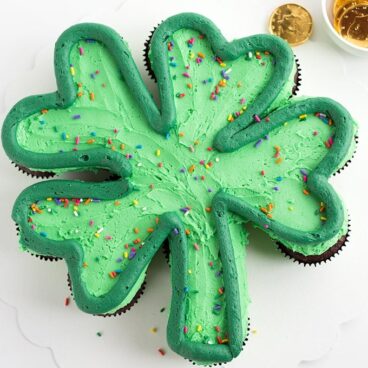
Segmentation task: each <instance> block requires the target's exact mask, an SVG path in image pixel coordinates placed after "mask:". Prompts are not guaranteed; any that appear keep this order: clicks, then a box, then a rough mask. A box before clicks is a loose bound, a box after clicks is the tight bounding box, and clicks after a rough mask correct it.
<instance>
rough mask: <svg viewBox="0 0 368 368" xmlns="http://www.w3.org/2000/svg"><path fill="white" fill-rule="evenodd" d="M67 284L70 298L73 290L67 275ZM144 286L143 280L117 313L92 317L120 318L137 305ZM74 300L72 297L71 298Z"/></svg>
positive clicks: (145, 282)
mask: <svg viewBox="0 0 368 368" xmlns="http://www.w3.org/2000/svg"><path fill="white" fill-rule="evenodd" d="M67 284H68V287H69V290H70V293H71V296H73V289H72V283H71V280H70V276H69V274H68V277H67ZM146 284H147V281H146V280H144V281H143V283H142V285H141V287H140V288H139V289H138V291H137V292H136V294H135V295H134V297H133V299H132V300H131V301H130V302H129V303H128V304H127V305H125V306H124V307H122V308H120V309H118V310H117V311H115V312H114V313H106V314H94V316H98V317H104V318H105V317H116V316H120V315H121V314H123V313H126V312H128V311H129V310H130V308H132V307H133V305H135V304H137V303H138V300H139V299H140V297H141V296H142V295H143V293H144V290H145V289H146ZM73 298H74V296H73Z"/></svg>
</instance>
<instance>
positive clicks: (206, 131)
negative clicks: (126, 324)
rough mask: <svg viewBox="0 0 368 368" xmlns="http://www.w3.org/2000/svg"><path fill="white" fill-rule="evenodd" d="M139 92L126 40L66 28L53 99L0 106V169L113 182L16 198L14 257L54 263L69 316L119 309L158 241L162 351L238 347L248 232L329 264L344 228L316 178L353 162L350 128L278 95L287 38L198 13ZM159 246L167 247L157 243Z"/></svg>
mask: <svg viewBox="0 0 368 368" xmlns="http://www.w3.org/2000/svg"><path fill="white" fill-rule="evenodd" d="M147 47H148V49H147V50H146V55H147V57H148V59H149V60H148V61H149V62H148V64H149V67H150V71H151V74H153V75H154V77H155V79H156V80H157V87H158V91H159V104H157V103H156V102H155V101H154V99H153V98H152V96H151V94H150V92H149V91H148V89H147V87H146V86H145V84H144V82H143V81H142V78H141V76H140V74H139V72H138V70H137V67H136V64H135V62H134V61H133V59H132V56H131V54H130V52H129V49H128V47H127V45H126V43H125V41H124V40H123V39H122V38H121V37H120V36H119V35H118V34H117V33H116V32H115V31H114V30H112V29H110V28H108V27H106V26H103V25H98V24H78V25H76V26H73V27H71V28H69V29H68V30H66V31H65V32H64V33H63V34H62V35H61V37H60V38H59V40H58V41H57V43H56V47H55V73H56V80H57V86H58V90H57V92H55V93H50V94H46V95H39V96H32V97H28V98H25V99H23V100H21V101H20V102H18V103H17V104H16V105H15V106H14V107H13V108H12V110H11V111H10V112H9V114H8V116H7V118H6V121H5V123H4V126H3V131H2V141H3V145H4V148H5V150H6V152H7V154H8V155H9V157H10V158H11V160H12V161H13V162H15V163H16V164H17V165H18V166H20V167H24V168H27V170H32V171H33V172H53V173H56V174H59V173H63V172H66V171H76V172H77V171H82V170H98V169H107V170H109V171H110V172H111V173H113V174H115V176H116V178H115V179H114V180H108V181H103V182H86V181H78V180H49V181H43V182H41V183H37V184H35V185H32V186H31V187H29V188H27V189H26V190H24V191H23V192H22V193H21V194H20V196H19V197H18V199H17V201H16V203H15V205H14V210H13V219H14V221H15V222H16V223H17V225H18V226H19V235H20V244H21V248H22V249H23V250H25V251H28V252H30V253H32V254H36V255H38V256H43V257H46V258H52V257H54V258H63V259H64V260H65V262H66V263H67V266H68V272H69V277H70V284H71V288H72V290H73V296H74V299H75V302H76V303H77V305H78V307H79V308H80V309H81V310H82V311H84V312H87V313H92V314H98V315H109V314H116V313H119V312H122V311H125V310H127V309H129V308H130V307H131V305H132V304H133V303H134V302H135V300H136V299H137V296H138V295H139V294H140V293H141V291H142V284H143V283H144V280H145V275H146V271H147V268H148V266H149V264H150V262H151V260H152V258H153V256H154V255H155V254H156V252H157V251H158V250H159V249H160V247H162V245H163V243H167V244H168V247H169V262H170V270H171V281H172V300H171V307H170V316H169V321H168V327H167V339H168V343H169V345H170V347H171V348H172V349H173V350H174V351H175V352H177V353H178V354H180V355H182V356H183V357H185V358H187V359H190V360H193V361H195V362H197V363H200V364H211V363H219V362H228V361H230V360H231V359H233V358H234V357H236V356H237V355H238V354H239V353H240V352H241V350H242V348H243V343H244V341H245V340H246V338H247V330H248V305H249V295H248V286H247V280H246V270H245V256H246V247H247V243H248V238H247V231H246V229H245V227H244V226H245V224H247V223H248V222H250V223H252V224H253V225H254V226H256V227H257V228H259V229H260V230H262V231H264V232H266V233H267V234H268V235H269V236H270V237H271V238H272V239H273V240H274V241H275V242H277V243H278V244H279V247H280V248H281V249H282V250H283V252H284V253H286V254H287V255H289V256H290V257H292V258H293V259H296V260H298V261H300V262H302V263H318V262H321V261H324V260H326V259H328V258H330V257H331V256H332V255H334V254H335V253H336V252H338V251H339V250H340V248H341V247H342V246H343V245H344V243H345V240H346V236H347V232H348V218H347V214H346V210H345V207H344V206H343V204H342V202H341V200H340V199H339V197H338V195H337V194H336V192H335V191H334V189H333V188H332V187H331V186H330V184H329V183H328V178H329V177H330V176H331V175H332V174H334V173H335V172H337V171H338V170H339V169H340V168H342V167H343V166H344V165H345V163H346V162H347V161H348V160H349V159H350V158H351V157H352V155H353V152H354V149H355V144H354V137H355V135H356V126H355V123H354V121H353V120H352V118H351V116H350V114H349V113H348V111H346V109H345V108H344V107H343V106H341V105H340V104H339V103H337V102H335V101H333V100H331V99H328V98H306V97H302V98H294V97H293V98H291V94H292V91H293V90H295V76H296V75H297V74H298V70H297V67H296V62H295V58H294V56H293V53H292V51H291V49H290V48H289V46H288V45H287V43H286V42H284V41H283V40H282V39H280V38H277V37H274V36H270V35H256V36H251V37H246V38H242V39H239V40H235V41H233V42H227V41H226V40H225V39H224V37H223V36H222V35H221V33H220V31H219V30H218V29H217V28H216V26H215V25H214V24H213V23H211V22H210V21H209V20H208V19H206V18H204V17H202V16H200V15H197V14H189V13H188V14H179V15H176V16H173V17H171V18H169V19H167V20H166V21H164V22H163V23H161V24H160V26H159V27H158V28H156V30H155V31H154V33H153V35H152V37H151V38H150V41H149V42H148V45H147ZM166 241H167V242H166Z"/></svg>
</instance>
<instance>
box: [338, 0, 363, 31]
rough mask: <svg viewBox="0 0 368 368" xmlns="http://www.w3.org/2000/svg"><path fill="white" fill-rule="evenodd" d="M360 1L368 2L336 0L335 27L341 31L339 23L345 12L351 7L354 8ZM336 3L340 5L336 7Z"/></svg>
mask: <svg viewBox="0 0 368 368" xmlns="http://www.w3.org/2000/svg"><path fill="white" fill-rule="evenodd" d="M360 3H367V0H365V1H362V0H353V1H352V0H348V1H346V0H345V1H341V0H336V2H335V4H334V27H335V29H336V30H337V31H338V32H340V29H339V23H340V20H341V17H342V16H343V14H344V13H345V12H346V11H347V10H348V9H350V8H354V7H356V6H358V5H359V4H360ZM336 4H338V5H340V6H339V7H336Z"/></svg>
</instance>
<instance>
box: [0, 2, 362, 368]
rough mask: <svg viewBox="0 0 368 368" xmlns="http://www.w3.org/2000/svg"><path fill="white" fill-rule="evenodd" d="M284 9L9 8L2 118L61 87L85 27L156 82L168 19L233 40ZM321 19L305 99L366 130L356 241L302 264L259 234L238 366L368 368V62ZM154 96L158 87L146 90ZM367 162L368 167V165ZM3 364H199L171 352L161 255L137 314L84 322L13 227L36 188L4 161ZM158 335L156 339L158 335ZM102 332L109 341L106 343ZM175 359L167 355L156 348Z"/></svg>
mask: <svg viewBox="0 0 368 368" xmlns="http://www.w3.org/2000/svg"><path fill="white" fill-rule="evenodd" d="M282 3H283V1H280V0H267V1H266V0H263V1H261V0H253V1H249V0H239V1H236V0H226V1H225V0H224V1H214V0H212V1H204V0H201V1H200V0H186V1H181V2H179V1H173V0H167V1H143V0H139V1H134V0H128V1H118V0H109V1H104V2H100V1H98V0H83V1H69V0H63V1H57V2H54V1H41V0H32V1H20V0H2V1H1V3H0V10H1V11H0V35H1V36H0V37H1V43H0V45H1V48H2V53H1V59H0V65H1V67H0V95H1V99H0V103H1V110H0V111H1V116H0V117H1V120H3V118H4V117H5V114H6V112H7V110H9V108H10V107H11V106H12V105H13V104H14V103H15V102H16V101H18V100H19V99H20V98H22V97H24V96H27V95H30V94H34V93H41V92H48V91H52V90H54V89H55V81H54V76H53V44H54V42H55V40H56V39H57V37H58V36H59V34H60V33H61V32H62V31H63V30H64V29H66V28H67V27H69V26H70V25H72V24H74V23H77V22H84V21H95V22H101V23H105V24H107V25H110V26H112V27H114V28H115V29H116V30H117V31H118V32H120V33H121V34H122V35H123V36H124V38H125V39H126V40H127V41H128V42H129V44H130V47H131V49H132V53H133V56H134V57H135V60H136V62H137V64H138V65H139V68H140V70H141V72H142V74H144V75H145V79H147V80H148V78H147V74H146V73H145V71H144V67H143V62H142V49H143V44H144V41H145V39H146V37H147V35H148V34H149V32H150V31H151V30H152V29H153V27H154V26H156V25H157V24H158V23H159V22H160V21H161V20H162V19H165V18H166V17H167V16H169V15H172V14H175V13H179V12H182V11H195V12H198V13H202V14H203V15H206V16H208V17H209V18H211V19H212V20H213V21H214V22H215V23H217V25H218V26H219V27H220V28H221V29H222V31H223V33H224V34H225V36H227V37H228V38H229V39H232V38H235V37H241V36H245V35H249V34H253V33H262V32H266V30H267V20H268V16H269V15H270V13H271V11H272V10H273V8H274V7H276V6H277V5H280V4H282ZM300 3H301V4H304V5H305V6H306V7H307V8H308V9H309V10H310V11H311V13H312V16H313V18H314V24H315V28H314V33H313V36H312V38H311V40H310V41H309V42H308V43H306V44H305V45H302V46H300V47H297V48H296V49H295V53H296V55H297V57H298V58H299V60H300V62H301V66H302V77H303V83H302V88H301V91H300V94H306V95H311V96H318V95H320V96H323V95H325V96H329V97H332V98H334V99H336V100H338V101H340V102H342V103H343V104H344V105H345V106H346V107H347V108H348V109H349V110H350V111H351V113H352V114H353V115H354V117H355V118H356V120H357V121H359V122H360V144H359V148H358V152H357V154H356V157H355V159H354V160H353V163H352V164H351V165H350V166H349V167H348V169H347V170H345V171H344V172H343V174H342V175H339V176H337V177H335V178H333V179H332V183H333V184H334V186H335V187H336V189H337V190H338V191H339V192H340V193H341V194H342V196H343V198H344V200H345V202H346V203H347V204H348V207H349V211H350V215H351V220H352V225H353V231H352V236H351V242H350V244H349V246H348V247H346V248H345V250H344V251H343V253H342V254H341V255H340V256H338V257H337V258H336V259H335V260H334V261H333V262H329V263H328V264H326V265H324V266H320V267H317V268H315V267H306V268H304V267H303V266H299V265H297V264H294V263H292V262H291V261H289V260H288V259H286V258H284V257H283V256H282V255H281V254H280V253H279V252H278V251H277V250H276V249H275V247H274V246H273V245H272V244H271V242H270V241H269V240H268V239H267V238H266V236H264V235H261V234H259V233H257V232H255V231H252V233H251V245H250V247H249V252H248V254H249V255H248V258H247V267H248V275H249V276H248V277H249V284H250V292H251V297H252V305H251V323H252V329H255V330H256V333H252V334H251V338H250V340H249V343H248V344H247V346H246V349H245V352H243V353H242V354H241V356H240V357H239V358H237V359H236V360H235V361H234V362H233V363H231V364H229V365H228V367H250V368H265V367H266V368H276V367H283V368H295V367H301V368H320V367H323V368H329V367H331V368H332V367H333V368H339V367H346V366H352V367H364V366H365V367H366V366H368V356H367V354H366V351H365V341H366V339H367V335H366V330H367V328H368V317H367V311H368V308H367V307H368V296H367V290H368V288H367V281H368V267H367V263H368V247H367V228H368V227H367V210H366V208H367V204H368V203H367V195H366V193H367V189H366V182H365V181H366V180H367V178H368V175H367V164H366V163H367V157H368V128H367V127H368V124H367V121H366V120H367V118H368V109H367V106H368V73H367V62H368V60H364V59H358V58H355V57H353V56H350V55H348V54H346V53H344V52H343V51H341V50H339V49H338V48H336V47H335V46H334V45H333V44H332V43H331V42H330V40H329V39H328V37H327V35H326V34H325V33H324V28H323V25H322V16H321V12H320V4H319V1H318V0H304V1H300ZM147 82H148V85H149V87H150V88H152V90H154V84H153V82H152V81H147ZM363 165H364V166H363ZM0 170H1V180H0V213H1V215H0V218H1V221H0V227H1V231H0V234H1V242H0V243H1V248H0V280H1V282H0V298H1V299H0V326H1V327H0V366H1V367H22V366H26V367H29V368H32V367H38V368H43V367H47V368H49V367H53V366H58V367H63V368H64V367H65V368H69V367H99V366H109V367H115V366H128V367H135V366H143V367H152V368H153V367H160V368H165V367H173V366H175V367H188V366H189V365H188V362H186V361H185V360H183V359H182V358H180V357H179V356H177V355H175V354H174V353H173V352H171V351H170V350H169V349H168V347H167V343H166V337H165V334H166V332H165V328H166V320H167V314H166V312H164V313H160V309H161V307H163V306H167V305H168V302H169V297H170V285H169V270H168V268H167V267H162V266H161V265H162V263H163V262H164V260H163V256H162V255H160V256H157V257H156V258H155V261H154V263H153V265H152V267H151V268H150V271H149V275H148V287H147V289H146V292H145V294H144V296H143V297H142V298H141V300H140V301H139V303H138V304H137V305H136V306H135V307H134V308H133V309H132V310H131V311H130V312H129V313H128V314H126V315H124V316H121V317H117V318H98V317H93V316H89V315H87V314H83V313H82V312H80V311H79V310H78V309H77V308H76V306H75V305H74V303H73V302H72V303H71V305H70V306H69V307H67V308H66V307H65V306H64V299H65V297H66V296H68V295H69V291H68V288H67V285H66V267H65V265H64V263H63V262H58V263H57V264H55V263H51V262H41V261H38V260H37V259H35V258H34V257H31V256H28V255H26V254H22V253H20V252H19V251H18V249H17V237H16V232H15V227H14V224H13V222H12V221H11V219H10V211H11V208H12V204H13V202H14V200H15V198H16V197H17V195H18V194H19V192H20V191H21V190H22V189H23V188H25V187H27V186H28V185H30V184H32V183H35V182H36V180H35V179H30V178H28V177H26V176H25V175H21V174H20V173H19V172H17V170H16V169H15V168H14V167H13V166H12V165H11V164H10V162H9V160H8V159H7V157H6V156H5V154H4V153H3V152H2V151H1V152H0ZM154 326H155V327H158V332H157V334H152V333H151V332H150V331H149V330H150V328H151V327H154ZM98 331H101V332H102V336H101V337H98V336H96V332H98ZM160 347H163V348H164V349H165V350H166V351H167V354H166V355H165V356H161V355H160V354H159V353H158V352H157V349H158V348H160Z"/></svg>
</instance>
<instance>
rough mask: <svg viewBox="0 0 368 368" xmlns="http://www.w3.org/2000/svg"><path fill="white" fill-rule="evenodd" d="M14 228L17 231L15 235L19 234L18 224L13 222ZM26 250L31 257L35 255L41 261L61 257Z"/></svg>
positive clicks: (58, 259)
mask: <svg viewBox="0 0 368 368" xmlns="http://www.w3.org/2000/svg"><path fill="white" fill-rule="evenodd" d="M15 229H16V231H17V236H19V233H20V227H19V225H18V224H17V223H16V224H15ZM26 252H27V253H28V254H30V255H31V256H32V257H36V258H38V259H39V260H41V261H49V262H57V261H60V260H61V259H62V258H60V257H53V256H45V255H42V254H36V253H32V252H30V251H29V250H27V251H26Z"/></svg>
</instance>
